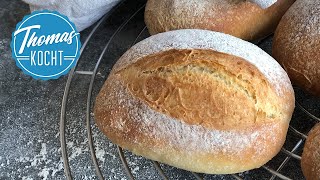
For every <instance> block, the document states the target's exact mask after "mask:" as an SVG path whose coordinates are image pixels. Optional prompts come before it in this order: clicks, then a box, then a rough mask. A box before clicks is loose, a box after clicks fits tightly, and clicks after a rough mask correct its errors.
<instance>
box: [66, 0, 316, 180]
mask: <svg viewBox="0 0 320 180" xmlns="http://www.w3.org/2000/svg"><path fill="white" fill-rule="evenodd" d="M123 2H124V1H122V2H121V3H119V4H118V5H117V6H116V7H114V8H113V9H112V10H111V11H110V12H109V13H108V14H106V15H105V16H104V17H103V18H101V19H100V21H99V22H98V23H97V24H96V25H95V27H94V28H93V29H92V31H91V32H90V34H89V35H88V37H87V39H86V40H85V41H84V43H83V46H82V48H81V50H80V58H79V60H78V62H77V64H76V66H75V67H74V68H73V69H71V71H70V73H69V75H68V79H67V82H66V86H65V90H64V94H63V99H62V106H61V114H60V143H61V153H62V158H63V164H64V172H65V175H66V177H67V179H68V180H71V179H73V177H72V174H71V170H70V166H69V158H68V154H67V145H66V135H65V129H66V111H67V109H66V106H67V101H68V97H69V92H70V85H71V82H72V81H73V80H74V77H75V76H77V75H85V76H89V77H90V84H89V87H88V93H87V101H86V129H87V138H88V146H89V150H90V154H91V159H92V162H93V165H94V168H95V171H96V175H97V177H98V179H101V180H102V179H104V176H103V175H102V173H101V170H100V167H99V164H98V161H97V157H96V153H95V147H94V140H93V136H92V130H91V125H90V113H91V112H92V109H91V107H92V89H93V86H94V81H95V78H96V74H97V70H98V68H99V66H100V64H101V61H102V59H103V57H104V54H105V53H106V51H107V49H108V48H109V45H110V43H111V42H112V41H113V40H114V37H115V36H116V35H117V34H118V33H119V32H121V31H122V29H123V28H124V27H125V26H126V25H127V24H128V23H129V22H130V21H131V20H132V19H133V18H134V17H135V16H136V15H137V14H138V13H139V12H141V11H142V10H143V9H144V5H143V6H141V7H140V8H138V9H137V10H136V11H135V12H134V13H133V14H132V15H131V16H130V17H129V18H128V19H126V20H125V21H124V22H123V23H122V24H121V25H120V26H119V27H118V28H117V30H116V31H115V32H114V33H113V34H112V36H111V37H110V39H109V41H108V42H107V43H106V44H105V46H104V48H103V50H102V52H101V54H100V56H99V58H98V60H97V63H96V64H95V67H94V69H93V70H92V71H83V70H77V68H78V63H79V61H80V60H81V55H82V54H83V53H84V49H85V48H86V46H87V44H88V42H89V41H90V40H91V39H92V36H93V35H94V34H95V32H96V31H97V29H98V28H99V27H100V25H101V24H102V23H103V22H104V21H105V20H106V19H107V18H108V17H109V16H110V15H111V14H112V13H113V12H114V10H115V9H117V8H119V6H121V5H122V4H123ZM145 31H146V27H144V28H143V29H142V30H141V31H140V33H139V34H138V36H137V37H136V38H135V40H134V41H133V42H132V45H133V44H135V43H136V42H137V41H138V39H139V38H140V36H141V34H142V33H144V32H145ZM262 41H263V40H262ZM257 44H258V45H259V43H257ZM296 106H297V107H298V109H300V110H301V111H302V112H304V113H305V114H306V115H308V116H309V117H310V118H311V119H313V120H314V121H315V122H320V118H318V117H316V116H315V115H313V114H312V113H311V112H309V111H308V110H307V109H306V108H304V107H303V106H302V105H301V104H300V103H299V102H297V101H296ZM289 130H290V131H291V132H293V133H294V134H295V135H296V136H298V137H299V140H298V142H297V143H296V144H295V146H294V147H293V148H292V149H291V150H288V149H285V148H284V147H283V148H282V149H281V152H280V153H283V154H284V155H285V156H286V158H285V159H284V160H283V161H282V162H281V164H280V165H279V166H278V167H277V168H276V169H272V168H270V167H268V166H266V165H264V166H262V167H261V169H264V170H265V171H266V172H269V173H270V175H271V177H270V180H273V179H275V178H280V179H284V180H289V179H292V178H290V177H287V176H286V175H283V174H282V173H280V171H281V170H282V169H283V168H284V167H285V166H286V165H287V164H288V161H289V160H290V159H291V158H293V159H296V160H299V161H300V160H301V156H300V155H298V154H296V151H297V149H298V148H301V147H302V145H303V142H304V141H305V139H306V138H307V135H306V134H305V133H302V132H300V131H299V130H297V129H296V128H295V127H293V126H292V125H290V127H289ZM117 151H118V154H119V157H120V160H121V162H122V164H123V167H124V170H125V171H126V174H127V176H128V178H129V179H135V178H134V176H133V174H132V172H131V170H130V167H129V165H128V163H127V160H126V157H125V155H124V152H123V150H122V148H121V147H119V146H117ZM152 163H153V166H154V167H155V169H156V170H157V171H158V173H159V175H160V176H161V177H162V178H163V179H168V177H167V176H166V174H165V173H164V171H163V170H162V168H161V166H160V164H159V163H158V162H156V161H152ZM192 174H193V176H194V177H195V178H196V179H198V180H202V179H203V177H202V176H201V174H198V173H193V172H192ZM231 176H232V177H233V178H234V179H238V180H242V179H243V178H242V177H240V176H239V175H238V174H232V175H231Z"/></svg>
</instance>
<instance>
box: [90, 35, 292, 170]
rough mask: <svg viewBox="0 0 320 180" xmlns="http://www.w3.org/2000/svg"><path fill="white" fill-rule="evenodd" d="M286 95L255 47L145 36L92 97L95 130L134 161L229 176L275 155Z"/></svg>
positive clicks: (217, 39) (226, 38) (280, 73)
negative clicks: (141, 159)
mask: <svg viewBox="0 0 320 180" xmlns="http://www.w3.org/2000/svg"><path fill="white" fill-rule="evenodd" d="M293 109H294V93H293V88H292V86H291V83H290V80H289V78H288V76H287V74H286V73H285V71H284V70H283V69H282V68H281V66H280V65H279V64H278V63H277V62H276V61H275V60H274V59H273V58H272V57H271V56H269V55H268V54H267V53H265V52H264V51H263V50H261V49H260V48H259V47H257V46H255V45H253V44H251V43H249V42H246V41H243V40H241V39H238V38H235V37H232V36H230V35H226V34H222V33H218V32H212V31H206V30H177V31H170V32H166V33H160V34H157V35H154V36H151V37H149V38H147V39H145V40H143V41H141V42H139V43H138V44H136V45H135V46H133V47H132V48H131V49H129V50H128V51H127V52H126V53H125V54H124V55H123V56H122V57H121V58H120V59H119V60H118V61H117V63H116V65H115V66H114V67H113V69H112V71H111V73H110V74H109V76H108V79H107V80H106V82H105V84H104V86H103V87H102V89H101V91H100V93H99V95H98V96H97V98H96V102H95V108H94V115H95V120H96V123H97V125H98V127H99V128H100V129H101V131H102V132H103V133H105V134H106V136H107V137H108V138H109V139H110V140H111V141H112V142H113V143H115V144H118V145H119V146H121V147H123V148H125V149H128V150H130V151H132V152H133V153H135V154H137V155H141V156H144V157H146V158H149V159H152V160H156V161H160V162H162V163H166V164H169V165H172V166H175V167H178V168H182V169H185V170H190V171H195V172H201V173H209V174H230V173H237V172H243V171H246V170H249V169H254V168H258V167H260V166H262V165H263V164H265V163H266V162H268V161H269V160H270V159H271V158H272V157H274V156H275V155H276V154H277V153H278V152H279V150H280V149H281V147H282V145H283V143H284V141H285V138H286V133H287V130H288V126H289V121H290V119H291V116H292V112H293Z"/></svg>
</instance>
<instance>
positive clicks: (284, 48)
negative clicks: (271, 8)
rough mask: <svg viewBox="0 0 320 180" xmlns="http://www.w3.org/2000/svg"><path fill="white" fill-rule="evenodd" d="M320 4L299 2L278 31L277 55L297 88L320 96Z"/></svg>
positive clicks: (284, 19)
mask: <svg viewBox="0 0 320 180" xmlns="http://www.w3.org/2000/svg"><path fill="white" fill-rule="evenodd" d="M319 24H320V2H319V1H306V0H301V1H297V2H296V3H294V5H292V7H291V8H290V9H289V10H288V12H287V13H286V14H285V15H284V16H283V18H282V20H281V22H280V23H279V26H278V28H277V30H276V33H275V36H274V40H273V41H274V43H273V48H272V50H273V52H272V54H273V56H274V57H275V59H276V60H277V61H278V62H279V63H280V64H281V65H282V66H283V67H284V69H285V70H286V71H287V73H288V75H289V77H290V79H291V80H292V82H293V83H294V84H296V85H297V86H300V87H302V88H303V89H305V90H306V91H308V92H310V93H312V94H314V95H317V96H320V83H319V82H320V70H319V69H320V33H319Z"/></svg>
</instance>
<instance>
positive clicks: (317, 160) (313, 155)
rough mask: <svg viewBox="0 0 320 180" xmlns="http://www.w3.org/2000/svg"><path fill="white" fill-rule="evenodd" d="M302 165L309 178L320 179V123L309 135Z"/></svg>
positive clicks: (308, 179)
mask: <svg viewBox="0 0 320 180" xmlns="http://www.w3.org/2000/svg"><path fill="white" fill-rule="evenodd" d="M301 167H302V171H303V174H304V176H305V177H306V179H307V180H320V123H319V124H317V125H316V126H315V127H314V128H313V129H312V130H311V131H310V133H309V135H308V138H307V141H306V143H305V145H304V149H303V153H302V158H301Z"/></svg>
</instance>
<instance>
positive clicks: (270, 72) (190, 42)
mask: <svg viewBox="0 0 320 180" xmlns="http://www.w3.org/2000/svg"><path fill="white" fill-rule="evenodd" d="M146 47H148V48H146ZM170 49H211V50H215V51H218V52H222V53H226V54H231V55H234V56H238V57H241V58H243V59H245V60H247V61H248V62H250V63H251V64H253V65H254V66H256V67H257V68H258V69H259V71H260V72H261V73H263V74H264V75H265V77H266V78H267V79H268V81H269V82H270V83H271V84H272V85H273V86H274V87H275V88H276V92H277V94H278V95H279V96H281V95H282V94H283V92H284V91H287V90H289V89H292V86H291V82H290V80H289V78H288V76H287V74H286V72H285V71H284V70H283V69H282V67H281V66H280V65H279V64H278V62H276V61H275V60H274V59H273V58H272V57H271V56H270V55H268V54H267V53H266V52H264V51H263V50H262V49H260V48H259V47H257V46H255V45H254V44H251V43H249V42H246V41H244V40H241V39H239V38H236V37H233V36H230V35H226V34H223V33H219V32H212V31H207V30H194V29H193V30H191V29H184V30H176V31H170V32H165V33H160V34H157V35H154V36H151V37H149V38H147V39H145V40H143V41H141V42H139V43H138V44H136V45H135V46H133V47H132V48H131V49H130V50H129V51H127V52H126V53H125V54H124V55H123V56H122V57H121V58H120V59H119V61H118V62H117V64H116V65H115V67H114V70H115V71H118V70H120V69H123V68H125V67H126V66H128V65H130V64H132V63H135V62H136V61H137V60H138V59H140V58H141V57H144V56H147V55H150V54H154V53H158V52H161V51H166V50H170Z"/></svg>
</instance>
